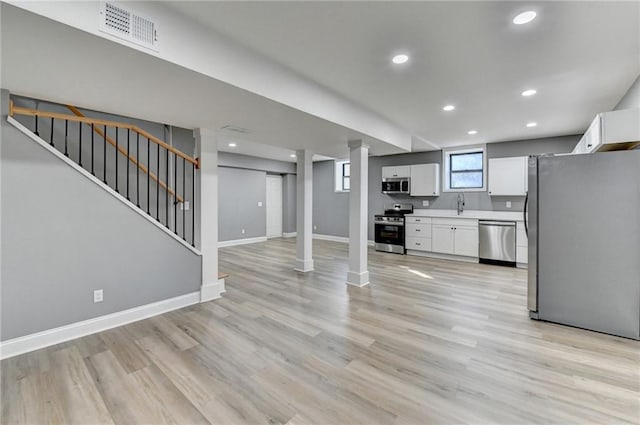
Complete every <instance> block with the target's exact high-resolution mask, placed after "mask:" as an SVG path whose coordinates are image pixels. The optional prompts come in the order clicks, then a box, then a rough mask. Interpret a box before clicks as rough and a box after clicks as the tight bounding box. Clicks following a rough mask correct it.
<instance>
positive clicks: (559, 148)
mask: <svg viewBox="0 0 640 425" xmlns="http://www.w3.org/2000/svg"><path fill="white" fill-rule="evenodd" d="M580 137H581V136H580V135H575V136H562V137H549V138H543V139H532V140H521V141H513V142H501V143H490V144H487V158H503V157H510V156H524V155H530V154H540V153H564V152H571V151H572V150H573V148H574V146H575V145H576V143H577V142H578V140H579V139H580ZM428 163H438V164H441V163H442V151H431V152H417V153H409V154H399V155H389V156H378V157H370V158H369V235H368V237H369V239H370V240H372V239H373V237H374V233H373V232H374V226H373V217H374V215H375V214H381V213H382V212H383V211H384V209H385V208H386V207H387V206H389V205H391V204H394V203H398V202H401V203H410V204H413V206H414V208H435V209H455V208H456V206H457V201H456V198H457V193H451V192H449V193H442V194H441V195H440V196H437V197H424V198H421V197H410V196H408V195H385V194H383V193H381V192H380V183H381V181H382V167H385V166H391V165H412V164H428ZM333 167H334V162H333V161H322V162H315V163H314V164H313V224H314V227H315V229H314V233H320V234H324V235H333V236H345V237H346V236H348V235H349V194H348V193H336V192H335V190H334V182H333V181H334V168H333ZM464 196H465V203H466V206H465V208H467V209H470V210H489V211H491V210H493V211H522V210H523V208H524V198H523V197H490V196H489V195H488V193H487V192H466V193H465V195H464ZM423 200H428V201H429V203H430V205H429V206H428V207H426V206H423V205H422V201H423ZM506 201H511V203H512V208H511V209H507V208H506V205H505V203H506Z"/></svg>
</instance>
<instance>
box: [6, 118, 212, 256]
mask: <svg viewBox="0 0 640 425" xmlns="http://www.w3.org/2000/svg"><path fill="white" fill-rule="evenodd" d="M7 122H8V123H9V124H11V125H12V126H14V127H15V128H17V129H18V130H19V131H20V132H21V133H23V134H24V135H25V136H27V137H29V138H30V139H31V140H33V141H34V142H36V143H38V144H39V145H40V146H42V147H43V148H45V149H46V150H48V151H49V152H51V153H52V154H53V155H55V156H57V157H58V158H59V159H60V160H62V161H64V162H66V163H67V164H68V165H69V166H70V167H71V168H73V169H74V170H76V171H77V172H79V173H80V174H82V175H83V176H85V177H86V178H88V179H89V180H91V181H92V182H94V183H95V184H97V185H98V186H99V187H101V188H102V189H103V190H105V191H106V192H107V193H109V194H110V195H111V196H113V197H114V198H116V199H118V200H119V201H120V202H122V203H123V204H125V205H126V206H128V207H129V208H130V209H132V210H133V211H135V212H136V213H137V214H139V215H140V216H141V217H142V218H144V219H145V220H147V221H148V222H149V223H151V224H153V225H154V226H156V227H157V228H158V229H160V230H162V231H163V232H164V233H165V234H167V235H169V236H170V237H171V238H173V239H174V240H176V241H177V242H178V243H180V244H181V245H182V246H184V247H185V248H187V249H188V250H189V251H191V252H193V253H194V254H196V255H202V253H201V252H200V251H198V250H197V249H195V248H194V247H192V246H191V245H190V244H188V243H187V242H186V241H185V240H184V239H182V238H181V237H180V236H178V235H176V234H175V233H173V232H172V231H170V230H168V229H167V228H166V227H165V226H163V225H162V224H160V222H159V221H158V220H156V219H154V218H153V217H151V216H150V215H149V214H147V213H145V212H144V211H142V210H141V209H140V208H138V207H137V206H136V205H135V204H134V203H133V202H131V201H129V200H128V199H127V198H125V197H124V196H122V195H121V194H119V193H118V192H116V191H115V190H113V189H111V187H110V186H109V185H107V184H105V183H104V182H103V181H102V180H100V179H98V178H97V177H96V176H94V175H92V174H91V173H90V172H88V171H87V170H85V169H84V168H82V167H81V166H79V165H78V164H76V163H75V162H74V161H73V160H71V159H69V158H67V157H66V156H64V154H63V153H62V152H60V151H59V150H57V149H56V148H54V147H52V146H51V145H50V144H49V143H47V142H45V141H44V140H43V139H41V138H40V137H38V136H36V135H35V134H33V133H32V132H31V130H29V129H28V128H27V127H25V126H24V125H22V124H20V123H19V122H18V121H16V119H15V118H13V117H9V116H8V117H7Z"/></svg>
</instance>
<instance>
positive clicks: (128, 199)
mask: <svg viewBox="0 0 640 425" xmlns="http://www.w3.org/2000/svg"><path fill="white" fill-rule="evenodd" d="M130 143H131V129H130V128H127V201H130V200H131V199H130V198H129V162H131V161H129V154H130V152H131V151H130V150H129V149H130Z"/></svg>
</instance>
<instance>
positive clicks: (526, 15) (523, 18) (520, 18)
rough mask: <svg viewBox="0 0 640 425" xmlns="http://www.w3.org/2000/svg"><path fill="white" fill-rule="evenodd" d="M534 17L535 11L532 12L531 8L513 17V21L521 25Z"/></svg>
mask: <svg viewBox="0 0 640 425" xmlns="http://www.w3.org/2000/svg"><path fill="white" fill-rule="evenodd" d="M534 19H536V12H534V11H533V10H528V11H526V12H522V13H521V14H519V15H517V16H516V17H515V18H513V23H514V24H516V25H522V24H527V23H529V22H531V21H533V20H534Z"/></svg>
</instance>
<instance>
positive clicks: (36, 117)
mask: <svg viewBox="0 0 640 425" xmlns="http://www.w3.org/2000/svg"><path fill="white" fill-rule="evenodd" d="M36 108H37V106H36ZM33 118H35V119H36V131H34V133H35V134H36V136H40V133H39V132H38V116H37V115H34V116H33Z"/></svg>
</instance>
